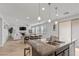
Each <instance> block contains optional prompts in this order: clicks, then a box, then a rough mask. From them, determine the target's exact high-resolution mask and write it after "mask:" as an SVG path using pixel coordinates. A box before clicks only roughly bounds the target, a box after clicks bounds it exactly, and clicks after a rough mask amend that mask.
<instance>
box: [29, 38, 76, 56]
mask: <svg viewBox="0 0 79 59" xmlns="http://www.w3.org/2000/svg"><path fill="white" fill-rule="evenodd" d="M56 43H57V42H54V43H53V44H51V43H48V42H42V41H40V40H28V44H30V45H31V46H32V55H33V56H70V55H74V53H71V52H72V51H73V52H74V49H75V48H72V47H74V45H73V44H74V43H75V41H73V42H69V43H68V42H60V43H57V44H56ZM71 45H73V46H72V47H71Z"/></svg>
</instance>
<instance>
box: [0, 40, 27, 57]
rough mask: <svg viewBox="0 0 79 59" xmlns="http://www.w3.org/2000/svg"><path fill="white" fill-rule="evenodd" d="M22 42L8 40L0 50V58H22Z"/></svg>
mask: <svg viewBox="0 0 79 59" xmlns="http://www.w3.org/2000/svg"><path fill="white" fill-rule="evenodd" d="M25 47H26V46H25V45H24V41H23V40H22V39H21V40H17V41H14V40H8V41H7V42H6V43H5V45H4V46H3V47H1V48H0V56H24V48H25Z"/></svg>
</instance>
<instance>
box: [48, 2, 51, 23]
mask: <svg viewBox="0 0 79 59" xmlns="http://www.w3.org/2000/svg"><path fill="white" fill-rule="evenodd" d="M48 5H49V19H48V22H49V23H50V22H51V18H50V5H51V3H48Z"/></svg>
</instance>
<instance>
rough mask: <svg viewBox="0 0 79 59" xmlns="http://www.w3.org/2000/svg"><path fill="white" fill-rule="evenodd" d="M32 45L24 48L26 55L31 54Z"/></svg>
mask: <svg viewBox="0 0 79 59" xmlns="http://www.w3.org/2000/svg"><path fill="white" fill-rule="evenodd" d="M30 52H31V51H30V47H27V48H25V49H24V56H28V54H29V56H30Z"/></svg>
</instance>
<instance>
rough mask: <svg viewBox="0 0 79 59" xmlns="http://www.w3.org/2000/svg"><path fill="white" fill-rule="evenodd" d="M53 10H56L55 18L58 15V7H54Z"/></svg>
mask: <svg viewBox="0 0 79 59" xmlns="http://www.w3.org/2000/svg"><path fill="white" fill-rule="evenodd" d="M55 10H56V16H59V14H58V7H55Z"/></svg>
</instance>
